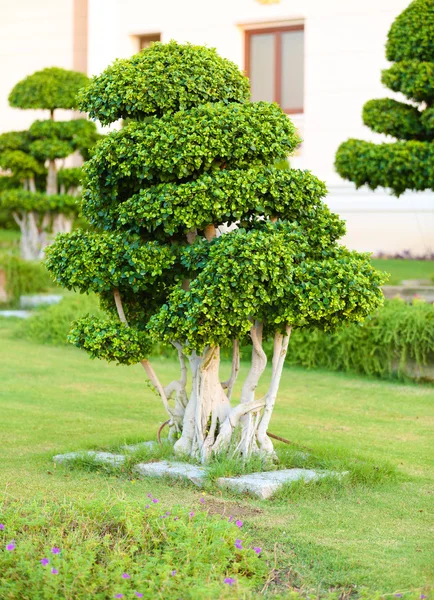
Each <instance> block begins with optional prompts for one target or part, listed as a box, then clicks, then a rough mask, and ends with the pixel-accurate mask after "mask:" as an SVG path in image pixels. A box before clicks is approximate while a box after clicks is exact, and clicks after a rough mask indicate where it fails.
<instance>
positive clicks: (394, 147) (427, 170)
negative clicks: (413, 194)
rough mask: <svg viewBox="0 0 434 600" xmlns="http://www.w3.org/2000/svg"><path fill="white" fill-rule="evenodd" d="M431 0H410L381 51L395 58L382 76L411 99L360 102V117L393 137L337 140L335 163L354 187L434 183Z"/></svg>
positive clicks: (398, 189) (422, 187)
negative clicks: (377, 140)
mask: <svg viewBox="0 0 434 600" xmlns="http://www.w3.org/2000/svg"><path fill="white" fill-rule="evenodd" d="M433 32H434V2H433V0H414V2H412V3H411V4H410V6H409V7H408V8H406V9H405V10H404V12H402V13H401V14H400V15H399V16H398V17H397V19H396V20H395V21H394V23H393V24H392V27H391V29H390V31H389V35H388V40H387V44H386V57H387V59H388V60H390V61H393V62H394V63H395V64H394V65H392V66H391V67H390V68H389V69H386V70H384V71H383V73H382V78H381V80H382V82H383V83H384V85H386V86H387V87H388V88H390V89H391V90H393V91H394V92H401V93H402V94H404V96H406V97H407V98H408V99H409V100H410V101H411V104H407V103H405V102H400V101H398V100H391V99H388V98H381V99H379V100H370V101H369V102H367V103H366V104H365V106H364V107H363V122H364V123H365V125H367V126H368V127H370V128H371V129H372V130H373V131H375V132H376V133H384V134H386V135H389V136H392V137H394V138H396V139H397V140H399V141H397V142H393V143H384V144H374V143H371V142H364V141H362V140H355V139H350V140H348V141H346V142H344V143H343V144H341V146H339V148H338V151H337V153H336V161H335V166H336V170H337V172H338V173H339V175H340V176H341V177H343V178H344V179H348V180H349V181H353V182H354V183H355V184H356V186H357V187H360V186H362V185H367V186H369V187H370V188H371V189H373V190H374V189H376V188H377V187H386V188H390V189H391V190H392V192H393V193H394V194H395V195H396V196H399V195H400V194H402V193H403V192H405V190H426V189H434V144H433V140H434V35H433Z"/></svg>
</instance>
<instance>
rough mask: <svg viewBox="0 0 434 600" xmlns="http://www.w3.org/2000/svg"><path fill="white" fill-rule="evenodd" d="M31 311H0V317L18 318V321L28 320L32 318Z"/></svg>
mask: <svg viewBox="0 0 434 600" xmlns="http://www.w3.org/2000/svg"><path fill="white" fill-rule="evenodd" d="M30 315H31V312H30V311H29V310H0V317H16V318H17V319H27V318H28V317H30Z"/></svg>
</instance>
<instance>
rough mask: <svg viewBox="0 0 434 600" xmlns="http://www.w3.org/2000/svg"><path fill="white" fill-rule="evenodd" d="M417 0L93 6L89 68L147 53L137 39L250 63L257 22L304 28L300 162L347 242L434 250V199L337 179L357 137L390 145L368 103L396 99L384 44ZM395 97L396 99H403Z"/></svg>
mask: <svg viewBox="0 0 434 600" xmlns="http://www.w3.org/2000/svg"><path fill="white" fill-rule="evenodd" d="M408 4H409V0H364V1H363V2H360V0H327V1H325V0H281V1H280V3H277V4H271V5H261V4H260V3H259V2H257V1H255V0H218V1H217V0H183V1H182V2H174V1H172V0H158V2H156V1H153V0H152V1H151V0H148V1H143V0H89V56H88V64H89V72H90V73H91V74H97V73H99V72H101V71H102V70H103V69H104V68H105V67H106V66H107V64H109V63H110V62H112V61H113V60H114V59H115V58H117V57H123V56H124V57H127V56H130V55H131V54H132V53H134V52H137V50H138V46H137V44H138V41H137V36H138V35H140V34H149V33H157V32H159V33H161V39H162V41H169V40H170V39H175V40H177V41H179V42H186V41H188V42H192V43H195V44H207V45H209V46H214V47H216V48H217V50H218V51H219V53H220V54H221V55H222V56H224V57H226V58H229V59H230V60H232V61H234V62H235V63H237V64H238V65H239V66H240V67H241V68H243V67H244V43H243V29H244V28H245V27H249V26H252V25H253V24H258V25H260V24H269V23H271V22H282V21H292V20H294V21H296V20H299V19H302V20H303V21H304V24H305V111H304V114H303V115H294V116H292V117H291V118H293V120H294V122H295V123H296V125H297V126H298V127H299V129H300V132H301V135H302V137H303V140H304V142H303V146H302V149H301V152H300V153H299V155H298V156H296V157H294V158H292V159H291V165H292V166H293V167H297V168H308V169H310V170H312V171H313V172H314V173H315V174H316V175H318V176H319V177H320V178H322V179H324V180H325V181H326V182H327V184H328V186H329V190H330V193H329V197H328V204H329V206H330V207H331V208H332V210H335V211H336V212H338V213H339V214H340V215H341V216H342V218H344V219H346V221H347V231H348V234H347V236H346V237H345V239H344V240H343V241H344V243H346V244H347V245H348V246H350V247H353V248H356V249H359V250H363V251H369V250H371V251H374V252H376V253H378V252H386V253H391V254H393V253H397V252H402V251H405V250H410V251H411V252H412V253H413V254H419V255H422V254H425V253H428V252H433V251H434V195H433V194H430V193H424V194H421V193H413V194H411V193H408V194H405V195H404V196H402V197H401V198H399V199H396V198H395V197H392V196H389V195H388V194H387V193H385V192H384V190H380V191H377V192H376V193H372V192H370V191H369V190H359V191H356V190H355V188H354V186H352V185H351V184H349V183H348V182H343V181H342V180H341V179H340V177H339V176H338V175H337V174H336V172H335V170H334V167H333V162H334V156H335V152H336V149H337V147H338V146H339V144H340V143H341V142H342V141H344V140H346V139H347V138H349V137H360V138H362V139H366V140H373V141H382V139H383V138H382V136H380V135H377V134H374V133H373V132H371V130H370V129H368V128H367V127H365V126H364V125H363V123H362V120H361V111H362V106H363V104H364V103H365V102H366V101H367V100H369V99H371V98H376V97H385V96H393V94H392V93H391V92H389V91H388V90H387V89H386V88H384V87H383V86H382V84H381V81H380V77H381V69H383V68H385V67H387V64H388V63H387V61H386V59H385V51H384V44H385V40H386V36H387V32H388V30H389V28H390V25H391V23H392V21H393V20H394V18H395V17H396V16H397V15H398V14H399V13H400V12H401V11H402V10H403V9H404V8H405V7H406V6H408ZM395 97H396V95H395Z"/></svg>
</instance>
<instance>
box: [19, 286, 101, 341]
mask: <svg viewBox="0 0 434 600" xmlns="http://www.w3.org/2000/svg"><path fill="white" fill-rule="evenodd" d="M89 313H91V314H95V315H99V316H103V315H104V313H103V312H102V311H101V310H100V308H99V305H98V300H97V298H96V296H94V295H89V296H87V295H78V294H76V295H74V296H66V297H65V298H63V299H62V300H61V302H60V303H59V304H54V305H52V306H48V307H44V308H40V309H39V310H37V311H36V312H35V314H34V315H32V316H31V317H29V318H28V319H26V320H25V321H23V322H22V323H21V324H20V326H19V327H18V328H17V336H18V337H21V338H24V339H28V340H32V341H35V342H39V343H40V344H53V345H55V346H60V345H63V344H67V339H66V338H67V336H68V333H69V330H70V329H71V324H72V322H73V321H74V320H76V319H78V318H80V317H85V316H86V315H87V314H89Z"/></svg>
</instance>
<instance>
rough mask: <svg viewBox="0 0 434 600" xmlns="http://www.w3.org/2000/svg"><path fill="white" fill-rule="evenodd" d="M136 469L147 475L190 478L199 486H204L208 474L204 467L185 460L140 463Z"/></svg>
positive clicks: (137, 471)
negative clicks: (184, 461)
mask: <svg viewBox="0 0 434 600" xmlns="http://www.w3.org/2000/svg"><path fill="white" fill-rule="evenodd" d="M134 471H136V473H138V474H139V475H143V476H145V477H147V476H150V477H165V476H169V477H173V478H175V479H188V480H189V481H191V482H192V483H194V484H195V485H197V486H198V487H201V486H202V484H203V480H204V479H205V475H206V471H205V469H204V468H203V467H198V466H196V465H190V464H189V463H183V462H169V461H167V460H161V461H159V462H153V463H139V464H138V465H136V466H135V467H134Z"/></svg>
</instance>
